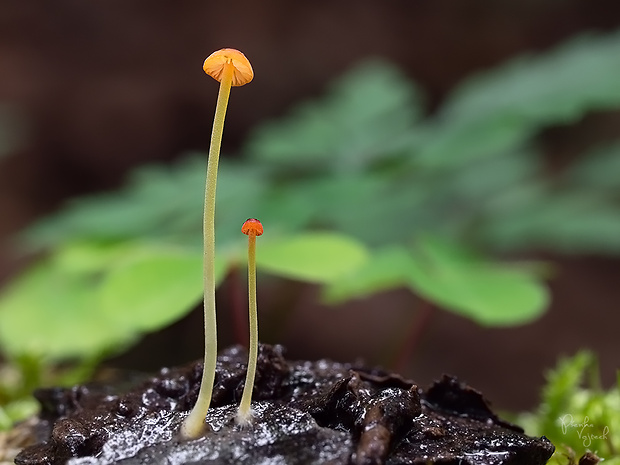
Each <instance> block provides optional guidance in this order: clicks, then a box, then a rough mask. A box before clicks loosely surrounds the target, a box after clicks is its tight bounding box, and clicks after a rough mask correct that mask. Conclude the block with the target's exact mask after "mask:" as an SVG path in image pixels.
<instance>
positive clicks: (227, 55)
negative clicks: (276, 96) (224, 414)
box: [181, 48, 254, 438]
mask: <svg viewBox="0 0 620 465" xmlns="http://www.w3.org/2000/svg"><path fill="white" fill-rule="evenodd" d="M203 69H204V71H205V73H207V74H208V75H209V76H211V77H212V78H214V79H215V80H216V81H219V82H220V91H219V93H218V96H217V104H216V107H215V117H214V119H213V131H212V133H211V145H210V147H209V160H208V162H207V181H206V186H205V203H204V223H203V235H204V312H205V317H204V324H205V358H204V367H203V373H202V381H201V384H200V392H199V394H198V400H197V401H196V405H195V406H194V408H193V409H192V411H191V413H190V414H189V416H188V417H187V418H186V419H185V421H184V422H183V425H182V426H181V435H182V436H183V437H185V438H196V437H198V436H200V435H201V434H202V432H203V431H204V428H205V416H206V414H207V411H208V410H209V405H210V404H211V396H212V394H213V384H214V381H215V368H216V362H217V321H216V312H215V188H216V184H217V167H218V164H219V158H220V147H221V145H222V132H223V130H224V118H225V116H226V108H227V106H228V98H229V96H230V88H231V87H232V86H242V85H244V84H247V83H248V82H250V81H251V80H252V78H253V77H254V72H253V71H252V65H250V62H249V61H248V59H247V58H246V57H245V55H244V54H243V53H241V52H240V51H239V50H235V49H232V48H224V49H221V50H218V51H217V52H214V53H212V54H211V55H209V57H208V58H207V59H206V60H205V62H204V65H203Z"/></svg>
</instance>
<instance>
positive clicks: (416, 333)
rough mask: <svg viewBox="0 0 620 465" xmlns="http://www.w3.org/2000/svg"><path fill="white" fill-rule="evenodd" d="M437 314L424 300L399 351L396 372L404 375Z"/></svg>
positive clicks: (395, 362)
mask: <svg viewBox="0 0 620 465" xmlns="http://www.w3.org/2000/svg"><path fill="white" fill-rule="evenodd" d="M434 313H435V306H434V305H433V304H432V303H431V302H429V301H428V300H422V302H421V307H420V311H419V312H418V314H417V315H416V317H415V318H414V319H413V324H412V325H411V326H410V328H409V332H408V334H407V337H406V339H405V341H404V342H403V344H402V345H401V346H400V348H399V350H398V354H397V355H396V358H395V361H394V371H396V372H397V373H402V372H403V371H404V370H406V368H407V367H408V366H409V365H410V364H411V359H412V356H413V354H414V353H415V351H416V349H417V347H418V345H419V343H420V340H421V339H422V335H423V334H424V333H425V332H426V329H427V328H428V325H429V323H430V322H431V319H432V316H433V314H434Z"/></svg>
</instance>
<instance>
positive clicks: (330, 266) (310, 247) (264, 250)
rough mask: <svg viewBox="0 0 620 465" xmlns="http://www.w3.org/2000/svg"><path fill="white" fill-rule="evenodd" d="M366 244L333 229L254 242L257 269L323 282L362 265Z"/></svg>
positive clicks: (364, 259) (292, 277) (293, 277)
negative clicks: (333, 231) (331, 230)
mask: <svg viewBox="0 0 620 465" xmlns="http://www.w3.org/2000/svg"><path fill="white" fill-rule="evenodd" d="M367 255H368V254H367V251H366V248H365V247H364V246H363V245H362V244H361V243H360V242H358V241H357V240H355V239H353V238H351V237H348V236H344V235H342V234H336V233H326V232H315V233H306V234H300V235H297V236H291V237H288V238H282V239H280V240H278V241H271V242H267V241H265V244H258V245H257V252H256V264H257V267H258V268H259V269H262V270H264V271H267V272H269V273H273V274H276V275H280V276H283V277H286V278H290V279H299V280H303V281H310V282H315V283H327V282H330V281H333V280H335V279H338V278H340V277H342V276H344V275H346V274H348V273H351V272H353V271H355V270H356V269H357V268H359V267H360V266H362V265H363V264H364V262H365V261H366V259H367Z"/></svg>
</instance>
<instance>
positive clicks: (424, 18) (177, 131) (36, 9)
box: [0, 0, 620, 409]
mask: <svg viewBox="0 0 620 465" xmlns="http://www.w3.org/2000/svg"><path fill="white" fill-rule="evenodd" d="M618 27H620V2H618V1H617V0H607V1H604V0H582V1H578V0H513V1H509V0H460V1H449V0H412V1H381V2H380V1H374V2H373V1H362V0H358V1H355V2H353V1H341V2H337V1H312V2H301V1H298V2H291V1H284V0H279V1H264V2H257V1H249V0H238V1H236V2H210V1H205V0H200V1H197V0H184V1H165V0H143V1H140V0H105V1H104V0H90V1H84V0H55V1H49V0H0V103H6V104H9V105H11V107H12V108H13V109H14V110H16V111H17V114H18V115H19V116H20V117H21V119H22V121H23V122H24V124H25V126H24V128H22V129H23V130H25V131H26V136H25V138H24V140H23V143H22V144H21V146H20V147H19V148H18V149H16V150H15V151H14V153H12V154H11V155H10V156H8V157H5V158H3V159H0V282H4V281H5V280H7V279H8V278H9V277H10V276H11V275H12V274H13V273H14V272H16V271H17V270H18V269H19V267H20V266H21V265H22V263H21V262H20V260H19V256H18V254H17V253H15V251H14V250H13V245H12V243H11V242H10V238H11V237H12V236H13V235H14V234H15V233H17V232H18V231H19V230H20V229H21V228H23V227H25V226H26V225H28V224H29V223H30V222H32V221H33V220H35V219H36V218H38V217H40V216H41V215H43V214H46V213H50V212H53V211H54V210H55V209H57V208H58V207H60V206H61V205H62V203H63V200H65V199H67V198H70V197H73V196H77V195H81V194H85V193H89V192H95V191H98V190H102V189H108V188H113V187H116V186H119V185H121V183H122V181H123V179H124V176H125V175H126V173H127V172H128V170H130V169H131V168H134V167H136V166H139V165H140V164H143V163H145V162H149V161H155V160H159V161H167V160H172V159H174V158H175V157H177V156H178V155H180V154H181V153H182V152H184V151H187V150H192V149H200V150H206V148H207V144H208V140H209V134H210V126H211V121H212V117H213V115H212V114H213V109H214V103H215V98H216V86H215V85H214V84H213V83H212V82H210V79H209V78H207V77H206V76H205V75H204V73H203V72H202V69H201V64H202V61H203V60H204V58H205V57H206V56H207V55H208V54H210V53H211V52H212V51H214V50H217V49H219V48H222V47H234V48H238V49H240V50H242V51H243V52H244V53H245V54H246V55H247V56H248V58H250V60H251V62H252V65H253V67H254V70H255V72H256V77H255V80H254V82H253V83H252V84H251V86H246V87H244V88H240V89H238V90H235V92H234V94H233V96H232V100H231V103H230V106H229V112H228V116H227V122H226V131H225V135H224V147H225V148H224V151H225V152H232V151H234V149H235V148H236V147H238V146H239V145H240V143H241V141H242V140H243V139H244V137H245V135H246V134H247V133H248V131H249V130H250V128H252V127H253V126H254V125H256V124H257V123H258V122H260V121H265V120H268V119H271V118H274V117H277V116H281V115H283V114H285V113H286V111H287V109H289V108H290V107H291V105H292V104H293V103H295V102H298V101H300V100H303V99H308V98H310V97H312V96H317V95H320V94H321V92H322V90H323V89H324V88H325V85H326V83H327V82H329V81H330V80H332V79H333V78H335V77H337V76H338V75H340V74H341V73H342V72H343V71H345V70H346V69H348V68H349V67H350V66H352V65H353V64H355V63H357V62H358V61H360V60H361V59H363V58H366V57H370V56H382V57H385V58H388V59H390V60H392V61H393V62H395V63H396V64H397V65H398V66H399V67H401V68H402V69H403V70H404V71H405V72H406V73H407V74H408V75H409V76H410V77H411V78H412V79H415V80H416V81H417V82H419V83H420V84H421V86H422V87H423V88H424V89H425V91H426V93H427V96H428V108H429V111H433V109H434V108H435V107H436V106H437V105H438V104H439V103H440V102H441V101H442V98H444V96H445V95H446V94H447V93H448V92H449V91H450V89H451V88H452V87H453V86H454V85H455V84H456V83H458V82H459V81H460V80H462V79H463V78H464V77H466V76H468V75H470V74H471V73H474V72H476V71H480V70H484V69H487V68H491V67H493V66H495V65H497V64H499V63H501V62H503V61H504V60H506V59H508V58H510V57H513V56H515V55H518V54H522V53H528V52H531V53H534V52H538V51H544V50H547V49H549V48H551V47H553V46H554V45H557V44H559V43H561V42H562V41H563V40H565V39H567V38H569V37H571V36H573V35H575V34H578V33H582V32H585V31H606V30H607V31H611V30H615V29H617V28H618ZM619 79H620V77H619ZM600 133H605V134H616V135H618V134H620V116H619V115H618V113H613V112H610V113H607V114H598V115H590V116H588V117H587V118H585V119H584V121H582V122H581V123H579V124H578V125H577V126H571V127H570V128H568V129H567V128H552V129H550V130H549V131H547V132H546V133H545V134H543V135H542V136H541V138H542V142H543V144H544V146H545V147H546V148H547V157H549V160H550V162H551V163H552V164H553V163H558V164H561V163H563V162H565V161H566V160H570V159H571V157H573V156H575V153H577V152H578V150H577V149H578V147H579V145H580V143H582V142H583V141H584V140H592V139H593V138H596V136H597V134H600ZM540 257H541V258H547V259H552V260H553V261H555V263H556V268H555V276H554V278H553V280H552V281H551V282H550V286H551V290H552V295H553V304H552V306H551V308H550V310H549V312H548V313H547V314H546V315H545V316H544V317H543V318H542V319H541V320H539V321H537V322H536V323H534V324H530V325H526V326H523V327H519V328H509V329H482V328H480V327H478V326H476V325H475V324H473V323H471V322H469V321H466V320H464V319H462V318H460V317H457V316H453V315H451V314H449V313H446V312H435V313H434V314H433V318H432V319H431V321H430V324H429V326H428V331H427V333H425V334H424V335H423V337H422V338H421V340H420V343H419V344H418V346H417V348H416V351H415V353H414V354H413V355H412V356H411V357H410V358H409V360H408V361H407V363H406V365H405V366H404V367H403V371H404V374H406V375H407V376H410V377H412V378H414V379H416V380H418V381H419V382H420V383H422V384H427V383H429V382H430V381H431V380H432V379H434V378H436V377H438V376H440V375H441V374H442V373H443V372H449V373H453V374H456V375H458V376H459V377H461V378H462V379H464V380H466V381H468V382H469V383H471V384H472V385H474V386H475V387H477V388H480V389H481V390H483V391H484V392H485V394H486V395H487V397H489V398H490V399H491V400H492V401H493V402H494V405H496V406H498V407H500V408H505V409H522V408H529V407H532V406H533V405H535V404H536V402H537V396H538V392H539V389H540V386H541V384H542V382H543V374H544V371H545V369H547V368H549V367H551V366H553V365H554V364H555V361H556V360H557V357H558V356H559V355H560V354H572V353H574V352H575V351H576V350H577V349H578V348H580V347H590V348H593V349H594V350H596V351H597V353H598V354H599V356H600V359H601V371H602V373H603V377H604V379H605V381H606V382H607V383H610V382H611V380H612V379H613V377H614V376H615V373H614V371H615V369H616V368H617V367H618V362H617V360H618V355H619V353H620V343H619V342H618V338H617V333H618V327H619V322H620V316H619V312H618V302H619V301H620V290H619V287H620V279H619V278H620V261H619V260H618V259H617V258H613V257H584V256H580V257H574V256H573V257H566V256H565V257H559V256H549V255H544V254H541V255H540ZM227 286H228V287H227ZM229 287H230V283H227V284H226V285H225V286H224V287H223V289H222V290H221V292H220V294H219V296H218V298H219V299H220V301H221V303H222V305H221V306H220V308H222V307H223V308H224V309H225V308H226V307H227V306H229V305H230V299H229V297H228V296H229V295H230V294H229V293H228V294H227V291H226V289H228V288H229ZM260 287H261V284H260V283H259V288H260ZM283 288H285V289H288V291H287V292H290V294H291V295H292V296H293V297H292V298H290V299H289V300H290V301H291V302H292V304H293V305H294V306H295V310H294V312H292V313H291V314H290V315H292V316H289V318H288V319H286V320H281V319H279V318H280V317H279V315H278V314H277V313H276V312H275V311H274V310H273V309H272V308H271V307H270V302H272V301H273V300H274V298H273V296H270V295H269V294H270V292H271V291H273V292H283V291H282V289H283ZM260 292H261V294H262V296H259V298H260V299H261V300H260V302H261V304H260V306H261V312H262V313H263V314H264V315H263V319H264V320H263V321H265V322H266V323H264V324H263V323H261V324H262V325H263V326H267V327H271V328H272V330H271V331H269V330H268V331H267V332H266V333H265V335H264V336H261V339H262V340H264V341H265V342H271V343H274V342H281V343H283V344H285V345H287V346H288V348H289V354H290V355H291V356H292V357H308V358H319V357H329V358H334V359H338V360H351V359H355V358H357V357H362V358H364V359H366V360H368V361H369V362H370V363H382V364H386V365H390V364H391V363H393V362H394V359H395V358H396V353H397V352H398V349H397V348H398V346H399V345H401V344H402V341H403V340H405V339H406V338H407V332H408V331H409V329H408V328H409V327H410V326H411V325H412V323H413V321H414V318H416V315H417V313H416V312H415V311H412V310H418V309H419V302H418V301H417V300H416V299H415V298H414V297H413V296H411V295H410V294H409V293H407V292H405V291H395V292H392V293H389V294H384V295H380V296H376V297H373V298H372V299H370V300H368V301H364V302H353V303H350V304H347V305H345V306H343V307H341V308H337V309H334V308H328V307H323V306H321V305H319V304H318V303H317V300H316V297H317V290H316V289H314V288H312V287H306V286H299V285H298V284H294V283H289V284H288V285H287V286H284V287H283V286H282V285H277V284H274V283H272V282H271V281H269V280H265V283H264V284H263V288H262V289H261V290H260ZM224 311H225V310H224ZM220 313H222V310H220ZM201 319H202V316H201V313H200V311H196V312H194V313H192V314H191V315H190V316H188V317H187V318H186V319H185V320H183V321H181V322H179V323H177V324H175V325H174V326H173V327H172V328H170V329H168V330H166V331H163V332H161V333H160V334H156V335H151V336H148V337H147V338H146V339H145V340H144V341H143V343H142V344H140V345H139V346H137V347H136V348H135V349H134V350H132V351H131V352H130V353H129V354H127V355H125V356H123V357H120V358H117V359H115V360H112V361H110V362H109V363H110V365H113V366H120V367H124V368H131V369H141V370H149V369H155V368H156V367H158V366H160V365H166V364H174V363H182V362H185V361H187V360H190V359H193V358H198V357H200V356H201V355H200V351H201V350H202V337H201V335H200V332H199V328H200V327H201V325H202V322H201ZM351 321H353V322H355V324H352V323H351ZM276 325H277V326H279V328H278V329H277V330H274V329H273V328H274V326H276ZM230 326H231V325H230V321H229V320H228V321H227V317H226V314H225V313H224V316H223V318H222V324H221V328H220V332H221V339H222V341H221V342H220V344H221V345H225V344H229V343H232V342H233V341H234V338H233V336H232V331H231V328H230ZM272 338H273V339H272ZM275 338H277V340H276V339H275Z"/></svg>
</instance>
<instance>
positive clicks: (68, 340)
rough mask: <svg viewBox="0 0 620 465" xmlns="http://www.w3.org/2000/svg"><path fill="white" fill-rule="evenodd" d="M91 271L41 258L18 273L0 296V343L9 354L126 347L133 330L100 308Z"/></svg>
mask: <svg viewBox="0 0 620 465" xmlns="http://www.w3.org/2000/svg"><path fill="white" fill-rule="evenodd" d="M98 282H99V276H98V275H97V274H96V273H83V272H76V273H74V272H71V271H67V270H63V269H62V268H60V267H58V266H56V265H55V264H54V263H53V260H52V259H48V260H46V261H43V262H41V263H39V264H37V265H35V266H33V267H32V268H30V269H29V270H27V271H26V272H24V273H23V274H22V275H20V276H19V277H18V278H17V279H16V280H15V281H13V282H12V283H11V284H10V285H9V286H8V288H6V289H5V290H4V292H3V294H2V296H1V298H0V346H1V347H2V349H3V350H4V351H5V352H6V353H7V354H9V355H10V356H11V357H18V356H20V355H23V354H29V355H36V356H41V357H44V358H46V359H52V360H53V359H56V360H58V359H63V358H73V357H89V356H93V355H97V354H101V353H102V352H103V351H105V350H109V349H111V348H116V350H119V349H122V348H123V347H125V346H126V345H127V344H128V342H129V341H130V340H131V339H132V334H131V333H130V332H128V331H126V330H125V329H124V328H123V327H117V326H115V325H114V324H113V323H112V322H111V321H109V320H107V319H106V318H105V317H104V316H103V315H102V313H101V309H100V306H99V302H98V300H97V299H96V292H95V289H96V288H97V285H98Z"/></svg>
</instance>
